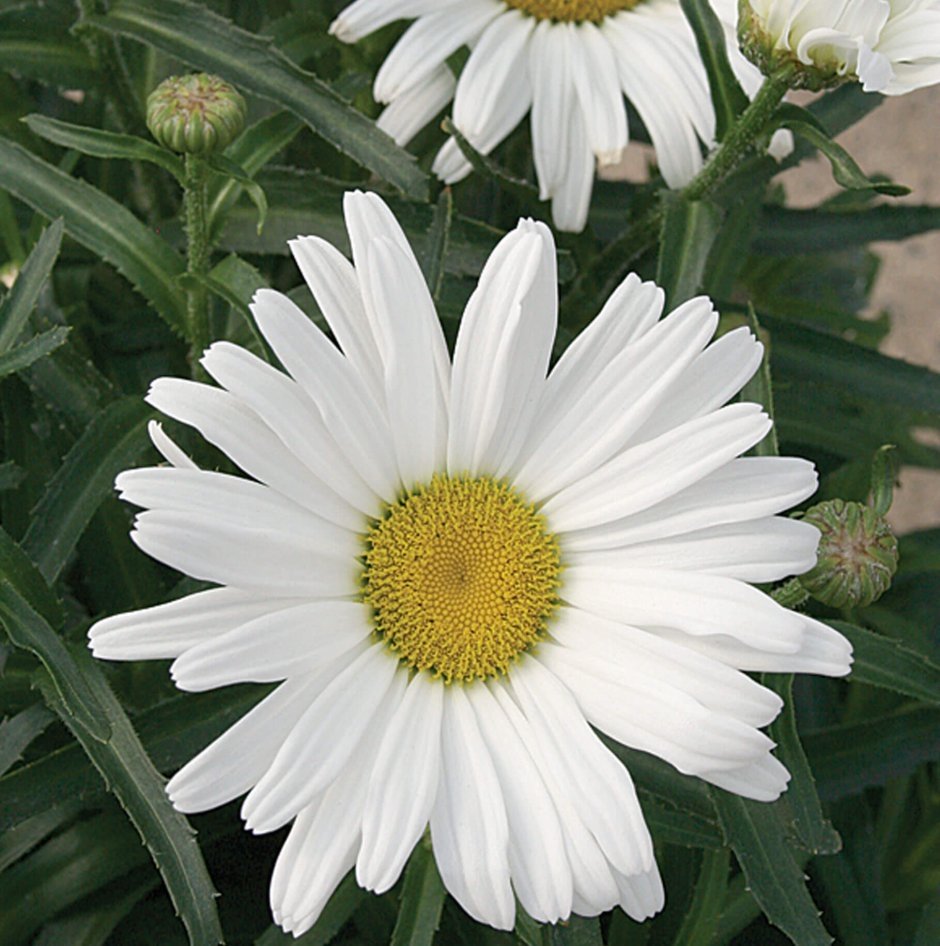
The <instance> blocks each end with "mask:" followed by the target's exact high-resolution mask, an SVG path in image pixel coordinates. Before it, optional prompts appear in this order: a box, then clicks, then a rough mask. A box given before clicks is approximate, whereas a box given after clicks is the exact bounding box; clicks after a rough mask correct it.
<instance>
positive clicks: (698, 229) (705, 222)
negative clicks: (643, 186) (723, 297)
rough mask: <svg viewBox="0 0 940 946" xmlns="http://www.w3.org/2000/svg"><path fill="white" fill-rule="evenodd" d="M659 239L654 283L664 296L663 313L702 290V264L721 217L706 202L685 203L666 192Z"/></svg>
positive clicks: (719, 226)
mask: <svg viewBox="0 0 940 946" xmlns="http://www.w3.org/2000/svg"><path fill="white" fill-rule="evenodd" d="M662 201H663V205H664V209H665V213H664V216H663V227H662V231H661V233H660V237H659V263H658V266H657V270H656V283H657V285H658V286H660V287H661V288H662V289H663V291H664V292H665V293H666V311H667V312H668V311H670V310H671V309H674V308H676V306H678V305H680V304H681V303H683V302H685V301H686V300H687V299H691V298H692V297H693V296H695V295H698V294H699V293H700V292H701V291H702V284H703V280H704V276H705V264H706V263H707V262H708V257H709V253H710V252H711V249H712V245H713V244H714V242H715V238H716V237H717V236H718V233H719V230H720V229H721V223H722V217H723V214H722V212H721V210H720V209H719V208H718V207H717V206H716V205H715V204H713V203H712V202H711V201H708V200H687V199H686V198H684V197H683V196H682V195H681V194H678V193H675V192H672V191H667V192H664V193H663V195H662Z"/></svg>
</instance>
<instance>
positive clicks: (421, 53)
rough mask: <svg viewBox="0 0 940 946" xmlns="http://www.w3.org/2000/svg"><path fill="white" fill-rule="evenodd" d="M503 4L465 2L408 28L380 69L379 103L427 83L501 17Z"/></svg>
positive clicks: (376, 92)
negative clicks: (438, 70)
mask: <svg viewBox="0 0 940 946" xmlns="http://www.w3.org/2000/svg"><path fill="white" fill-rule="evenodd" d="M500 7H501V4H498V3H493V2H488V3H479V2H478V3H462V4H460V5H459V6H450V7H447V8H445V9H442V10H436V11H434V12H433V13H428V14H427V15H426V16H422V17H420V18H419V19H418V20H416V21H415V22H414V23H412V24H411V26H409V27H408V29H407V30H405V32H404V34H403V35H402V37H401V39H399V40H398V42H397V43H396V44H395V45H394V47H393V48H392V50H391V52H390V53H389V54H388V56H386V57H385V61H384V62H383V63H382V65H381V67H380V68H379V71H378V73H377V74H376V77H375V84H374V85H373V87H372V94H373V96H374V97H375V100H376V102H391V101H393V100H394V99H395V98H397V97H398V96H399V95H401V94H402V93H403V92H407V91H409V90H410V89H413V88H416V87H417V86H419V85H424V84H425V83H426V82H427V81H428V78H429V76H430V75H431V73H432V72H433V71H434V70H435V69H436V68H437V67H438V66H440V65H441V64H442V63H443V62H445V61H446V60H447V58H448V57H449V56H451V55H452V54H453V53H454V52H456V51H457V50H458V49H460V47H461V46H465V45H472V44H473V43H474V42H475V40H476V39H477V37H478V36H479V35H480V33H482V32H483V30H484V29H485V28H486V25H487V24H488V23H489V22H490V21H491V20H492V19H493V18H494V17H496V16H499V13H500Z"/></svg>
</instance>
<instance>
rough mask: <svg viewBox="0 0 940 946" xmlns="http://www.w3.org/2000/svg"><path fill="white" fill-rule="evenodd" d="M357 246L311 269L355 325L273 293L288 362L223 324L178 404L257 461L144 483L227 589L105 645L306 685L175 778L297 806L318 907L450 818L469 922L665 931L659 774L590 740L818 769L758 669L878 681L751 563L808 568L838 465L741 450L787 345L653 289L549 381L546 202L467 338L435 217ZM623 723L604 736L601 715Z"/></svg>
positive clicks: (476, 297)
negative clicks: (819, 500)
mask: <svg viewBox="0 0 940 946" xmlns="http://www.w3.org/2000/svg"><path fill="white" fill-rule="evenodd" d="M345 213H346V225H347V228H348V230H349V237H350V242H351V245H352V256H353V262H352V264H350V262H349V261H348V260H347V259H346V258H345V257H344V256H343V255H341V254H340V253H339V252H338V251H337V250H336V249H334V248H333V247H332V246H331V245H330V244H328V243H326V242H324V241H323V240H321V239H318V238H316V237H301V238H299V239H297V240H295V241H294V242H293V243H292V249H293V252H294V256H295V258H296V260H297V262H298V264H299V266H300V269H301V271H302V273H303V274H304V277H305V279H306V280H307V283H308V284H309V286H310V289H311V290H312V292H313V294H314V296H315V297H316V299H317V302H318V303H319V305H320V308H321V310H322V312H323V315H324V316H325V318H326V320H327V321H328V322H329V325H330V328H331V329H332V332H333V335H334V336H335V339H336V342H337V343H338V345H334V344H333V342H331V341H330V339H329V338H328V337H327V336H326V335H325V334H324V333H323V332H321V331H320V329H319V328H317V326H316V325H315V324H314V323H313V322H312V321H311V320H310V319H309V318H308V317H307V316H306V315H304V313H303V312H301V311H300V310H299V309H298V308H297V307H296V306H294V304H293V303H292V302H290V300H288V299H287V298H286V297H285V296H283V295H281V294H280V293H277V292H273V291H269V290H262V291H260V292H259V293H258V294H257V296H256V297H255V301H254V305H253V311H254V314H255V317H256V319H257V322H258V325H259V327H260V329H261V331H262V332H263V333H264V335H265V337H266V338H267V340H268V342H269V343H270V345H271V347H272V349H273V350H274V351H275V353H276V354H277V357H278V358H279V359H280V361H281V363H282V364H283V366H284V368H285V369H286V371H287V372H288V374H285V373H283V372H281V371H279V370H277V369H275V368H273V367H271V366H270V365H268V364H266V363H265V362H263V361H261V360H260V359H258V358H256V357H255V356H254V355H252V354H250V353H248V352H247V351H245V350H243V349H241V348H239V347H237V346H235V345H232V344H229V343H227V342H220V343H218V344H215V345H213V346H212V347H211V348H209V349H208V351H207V352H206V354H205V357H204V359H203V364H204V366H205V369H206V371H207V372H208V373H209V374H210V375H211V376H212V377H213V378H214V379H215V380H216V381H217V382H218V383H219V384H220V385H221V387H214V386H211V385H207V384H200V383H196V382H193V381H187V380H181V379H175V378H160V379H159V380H157V381H155V382H154V384H153V386H152V388H151V390H150V393H149V395H148V400H149V401H150V403H151V404H153V405H154V406H156V407H157V408H158V409H160V410H161V411H162V412H164V413H165V414H167V415H169V416H170V417H173V418H175V419H176V420H178V421H182V422H183V423H185V424H189V425H191V426H192V427H195V428H196V429H197V430H198V431H199V432H200V433H201V434H202V436H203V437H204V438H205V439H206V440H207V441H208V442H209V443H210V444H213V445H215V446H216V447H218V448H219V449H220V450H221V451H223V452H224V453H225V454H227V455H228V457H229V458H230V459H231V460H232V461H233V462H234V463H235V464H237V465H238V466H239V467H240V468H241V469H242V470H243V471H244V472H245V473H246V474H247V477H240V476H232V475H228V474H226V473H221V472H212V471H209V470H204V469H199V468H197V467H196V466H195V465H194V464H193V462H192V461H191V460H190V459H189V458H188V457H187V456H186V455H185V454H184V453H183V452H182V451H181V450H180V449H179V448H178V447H177V446H176V445H175V444H174V443H173V442H172V441H171V440H170V439H169V438H168V436H167V435H166V434H165V433H164V432H163V431H162V430H161V429H160V428H159V427H156V426H155V427H154V429H153V436H154V441H155V443H156V445H157V447H158V449H160V450H161V452H162V453H163V455H164V457H165V458H166V460H167V461H168V463H169V465H168V466H160V467H151V468H145V469H136V470H130V471H128V472H125V473H122V474H121V475H120V476H119V477H118V480H117V486H118V488H119V490H120V492H121V495H122V496H123V497H124V498H125V499H126V500H128V501H129V502H132V503H134V504H135V505H137V506H141V507H144V509H145V511H144V512H142V513H140V514H139V515H138V517H137V520H136V525H135V531H134V533H133V538H134V541H135V542H136V543H137V545H138V546H139V547H140V548H141V549H143V550H144V551H145V552H147V553H148V554H149V555H152V556H153V557H154V558H156V559H158V560H159V561H161V562H164V563H165V564H167V565H169V566H171V567H174V568H177V569H179V570H181V571H183V572H185V573H186V574H188V575H191V576H192V577H194V578H197V579H201V580H204V581H208V582H211V583H213V584H215V585H218V586H219V587H217V588H213V589H212V590H208V591H201V592H199V593H197V594H193V595H190V596H189V597H187V598H183V599H182V600H178V601H173V602H171V603H170V604H164V605H160V606H158V607H155V608H148V609H146V610H143V611H136V612H132V613H129V614H124V615H119V616H117V617H112V618H108V619H106V620H103V621H100V622H99V623H98V624H96V625H95V626H94V627H93V628H92V630H91V632H90V637H91V646H92V649H93V650H94V653H95V654H96V656H98V657H104V658H109V659H115V660H136V659H142V658H167V657H170V658H173V659H174V662H173V665H172V667H171V673H172V675H173V678H174V679H175V681H176V683H177V685H178V686H179V687H181V688H182V689H185V690H205V689H209V688H212V687H220V686H224V685H226V684H229V683H235V682H238V681H257V682H263V683H271V682H274V681H283V682H282V683H281V684H280V685H279V686H278V687H277V688H276V689H275V690H274V691H273V692H272V693H271V694H270V695H268V696H267V697H266V698H265V699H263V700H262V701H261V702H260V703H259V704H258V705H257V707H255V708H254V709H253V710H252V711H251V712H249V713H248V714H247V715H246V716H245V717H244V718H243V719H242V720H241V721H239V722H238V723H237V724H236V725H234V726H233V727H232V728H231V729H230V730H228V732H226V733H225V734H224V735H222V736H221V737H220V738H219V739H217V740H216V741H215V742H213V743H212V744H211V745H210V746H209V747H208V748H206V749H205V750H203V751H202V752H201V753H200V754H199V755H198V756H196V758H194V759H193V760H192V761H191V762H189V763H188V764H187V765H185V766H184V767H183V768H182V769H181V770H180V771H179V772H177V773H176V775H175V776H174V777H173V778H172V780H171V781H170V783H169V786H168V792H169V794H170V798H171V799H172V801H173V803H174V804H175V805H176V807H177V808H179V809H180V810H181V811H185V812H196V811H203V810H204V809H207V808H212V807H214V806H216V805H221V804H223V803H225V802H228V801H231V800H232V799H234V798H237V797H238V796H240V795H243V794H245V793H246V792H247V797H246V798H245V800H244V803H243V806H242V814H243V816H244V818H245V820H246V822H247V826H248V828H249V829H251V830H252V831H255V832H265V831H272V830H274V829H276V828H279V827H281V826H282V825H286V824H288V823H289V822H291V821H293V827H292V829H291V831H290V835H289V837H288V839H287V842H286V843H285V845H284V847H283V850H282V851H281V854H280V857H279V859H278V862H277V866H276V868H275V870H274V877H273V881H272V885H271V905H272V908H273V911H274V915H275V917H276V919H277V921H278V922H279V923H280V924H281V925H282V926H283V927H284V928H285V929H286V930H291V931H293V932H295V933H299V932H302V931H303V930H305V929H307V928H308V927H309V926H310V925H311V924H312V923H313V922H314V921H315V920H316V918H317V916H318V915H319V913H320V911H321V909H322V907H323V905H324V904H325V902H326V901H327V899H328V898H329V896H330V894H331V893H332V891H333V890H334V888H335V887H336V885H337V884H338V883H339V881H340V879H341V878H342V877H343V875H344V874H346V872H347V871H349V870H350V869H351V868H353V867H355V871H356V878H357V880H358V882H359V883H360V884H361V885H362V886H363V887H366V888H368V889H370V890H375V891H379V892H381V891H384V890H387V889H388V888H390V887H391V886H392V885H393V884H394V883H395V882H396V880H397V879H398V877H399V875H400V873H401V871H402V868H403V865H404V864H405V862H406V861H407V859H408V856H409V854H410V852H411V851H412V849H413V848H414V846H415V844H416V843H417V842H418V840H419V839H420V838H421V836H422V835H423V834H424V832H425V830H426V829H427V828H428V826H430V837H431V843H432V846H433V851H434V857H435V860H436V862H437V866H438V869H439V871H440V875H441V877H442V879H443V881H444V884H445V886H446V887H447V890H448V891H449V892H450V893H451V894H452V895H453V896H454V897H455V898H456V899H457V900H458V901H459V903H460V904H461V905H462V906H463V908H464V909H465V910H466V911H467V912H468V913H469V914H470V915H471V916H473V917H475V918H477V919H479V920H482V921H484V922H486V923H490V924H492V925H493V926H496V927H500V928H509V927H511V926H512V924H513V915H514V909H515V905H514V904H515V901H514V895H515V897H517V898H518V900H519V902H520V903H521V904H522V906H523V907H524V909H525V910H526V911H527V912H528V913H529V914H531V915H532V916H533V917H534V918H536V919H537V920H541V921H547V922H553V921H556V920H558V919H561V918H563V917H567V916H568V915H569V914H570V913H571V912H572V911H575V912H577V913H581V914H585V915H593V914H597V913H599V912H601V911H603V910H607V909H609V908H611V907H613V906H614V905H615V904H620V906H622V907H623V909H624V910H626V911H627V913H629V914H630V915H631V916H633V917H636V918H637V919H642V918H644V917H647V916H649V915H651V914H653V913H655V912H656V911H657V910H658V909H659V908H660V907H661V905H662V902H663V890H662V886H661V884H660V880H659V875H658V873H657V870H656V864H655V862H654V859H653V848H652V844H651V841H650V836H649V834H648V832H647V829H646V826H645V824H644V820H643V815H642V812H641V811H640V807H639V805H638V802H637V796H636V793H635V791H634V788H633V785H632V783H631V780H630V776H629V774H628V773H627V771H626V770H625V769H624V768H623V766H622V765H621V764H620V763H619V762H618V761H617V760H616V759H615V757H614V756H613V755H612V754H611V753H610V752H609V751H608V750H607V748H605V746H604V745H603V744H602V743H601V741H600V739H599V738H598V736H597V735H596V734H595V732H594V729H597V730H600V731H602V732H604V733H606V734H607V735H609V736H611V737H612V738H613V739H615V740H618V741H619V742H621V743H623V744H625V745H628V746H633V747H635V748H637V749H641V750H643V751H646V752H651V753H654V754H655V755H657V756H660V757H661V758H663V759H665V760H666V761H668V762H670V763H672V764H673V765H674V766H675V767H676V768H677V769H679V770H680V771H681V772H685V773H690V774H693V775H698V776H700V777H701V778H703V779H705V780H707V781H709V782H711V783H713V784H715V785H720V786H722V787H723V788H726V789H728V790H730V791H733V792H737V793H739V794H741V795H745V796H747V797H749V798H756V799H763V800H770V799H773V798H776V797H777V796H778V795H779V793H780V792H781V791H782V790H783V789H784V787H785V785H786V783H787V780H788V777H789V776H788V775H787V772H786V770H785V769H784V767H783V766H782V765H781V764H780V763H779V762H778V761H777V760H776V759H775V758H774V757H773V756H772V755H771V749H772V748H773V743H772V742H771V741H770V739H768V737H767V736H766V735H764V733H762V732H761V731H760V729H759V727H761V726H764V725H766V724H767V723H768V722H770V721H771V720H772V719H773V718H774V717H775V716H776V715H777V713H778V712H779V710H780V705H781V702H780V699H779V697H777V696H776V695H775V694H774V693H772V692H770V691H769V690H767V689H765V688H764V687H762V686H760V685H759V684H758V683H756V682H755V681H754V680H752V679H751V678H750V677H748V676H747V675H746V674H745V673H742V672H741V671H742V670H774V671H806V672H810V673H822V674H830V675H840V674H844V673H846V672H847V671H848V669H849V662H850V647H849V645H848V643H847V642H846V641H845V639H844V638H842V637H841V636H840V635H839V634H837V633H836V632H835V631H833V630H831V629H830V628H828V627H826V626H825V625H823V624H821V623H819V622H817V621H815V620H813V619H812V618H809V617H806V616H804V615H802V614H797V613H794V612H792V611H788V610H786V609H784V608H782V607H780V606H779V605H777V604H776V603H774V601H772V600H771V599H770V598H769V597H768V596H767V595H765V594H763V593H761V592H760V591H758V590H757V589H755V588H753V587H751V586H750V585H749V584H747V583H748V582H770V581H775V580H777V579H780V578H783V577H784V576H787V575H790V574H792V573H798V572H802V571H805V570H806V569H808V568H810V567H811V566H812V565H813V563H814V561H815V549H816V542H817V537H818V533H817V532H816V531H815V529H813V528H812V527H811V526H808V525H806V524H805V523H802V522H799V521H796V520H792V519H787V518H781V517H779V516H777V513H780V512H781V511H782V510H785V509H786V508H788V507H789V506H791V505H792V504H793V503H796V502H799V501H800V500H802V499H805V498H806V497H807V496H809V495H810V494H811V493H812V492H813V490H814V489H815V484H816V477H815V473H814V471H813V468H812V466H811V464H809V463H807V462H806V461H804V460H799V459H794V458H766V457H760V458H758V457H741V454H742V453H744V452H745V451H747V450H748V449H749V448H750V447H752V446H754V444H756V443H757V442H758V441H759V440H761V439H762V438H763V437H764V436H765V434H766V433H767V431H768V429H769V427H770V421H769V420H768V419H767V417H766V415H765V414H764V413H763V411H762V410H761V408H760V407H759V406H757V405H755V404H748V403H732V404H727V403H726V402H727V401H729V399H731V398H733V396H734V395H735V393H736V392H737V391H738V390H739V389H740V388H741V386H742V385H743V384H744V383H745V382H746V381H747V379H748V378H749V377H750V376H751V375H752V373H753V372H754V370H755V369H756V367H757V365H758V363H759V362H760V359H761V345H760V343H759V342H758V341H756V340H755V339H754V338H753V337H752V336H751V334H750V333H749V332H748V331H747V330H746V329H738V330H736V331H733V332H731V333H729V334H727V335H725V336H723V337H722V338H720V339H719V340H718V341H716V342H714V343H712V344H709V340H710V339H711V337H712V335H713V334H714V332H715V327H716V324H717V319H718V317H717V315H716V313H715V312H714V311H713V309H712V306H711V304H710V303H709V301H708V300H707V299H705V298H697V299H693V300H692V301H690V302H687V303H685V304H683V305H681V306H680V307H679V308H677V309H676V310H675V311H674V312H672V313H671V314H670V315H668V316H666V317H665V318H663V319H660V315H661V313H662V308H663V293H662V291H661V290H660V289H658V288H657V287H656V286H655V285H653V284H652V283H648V282H646V283H644V282H641V281H640V280H639V279H638V278H637V277H636V276H630V277H628V278H627V279H626V280H625V281H624V283H623V284H622V285H621V286H620V287H619V288H618V289H617V291H616V292H615V293H614V294H613V295H612V296H611V298H610V300H609V301H608V302H607V304H606V305H605V307H604V309H603V311H602V312H601V313H600V315H599V316H598V317H597V318H596V319H595V320H594V322H593V323H592V324H591V325H590V326H589V327H588V328H587V329H586V330H585V331H584V332H583V333H582V334H581V336H580V337H579V338H578V339H577V340H576V341H575V342H574V343H573V344H572V345H571V346H570V347H569V348H568V350H567V351H566V352H565V354H564V355H563V356H562V357H561V358H560V359H559V361H558V363H557V364H556V365H555V366H554V368H553V369H552V370H551V372H549V370H548V368H549V360H550V353H551V350H552V344H553V340H554V335H555V329H556V310H557V301H556V281H555V251H554V245H553V242H552V237H551V233H550V231H549V230H548V229H547V228H546V227H545V226H544V225H543V224H539V223H533V222H531V221H522V222H521V223H520V224H519V226H518V227H517V228H516V229H515V230H513V231H512V232H511V233H509V234H508V235H507V236H506V237H504V238H503V240H502V241H501V242H500V243H499V245H498V246H497V247H496V249H495V250H494V251H493V253H492V255H491V256H490V259H489V261H488V262H487V264H486V266H485V267H484V269H483V272H482V273H481V275H480V281H479V286H478V288H477V289H476V291H475V292H474V294H473V296H472V297H471V299H470V301H469V302H468V304H467V309H466V312H465V313H464V316H463V320H462V322H461V324H460V331H459V335H458V337H457V342H456V346H455V349H454V354H453V359H451V357H450V356H449V354H448V350H447V346H446V344H445V341H444V336H443V334H442V332H441V326H440V323H439V321H438V318H437V315H436V313H435V309H434V304H433V302H432V299H431V296H430V294H429V292H428V289H427V287H426V284H425V281H424V279H423V277H422V275H421V271H420V269H419V268H418V264H417V262H416V260H415V257H414V255H413V253H412V251H411V248H410V247H409V245H408V242H407V240H406V239H405V236H404V234H403V232H402V230H401V229H400V227H399V226H398V224H397V222H396V221H395V219H394V217H393V216H392V214H391V213H390V211H389V210H388V208H387V207H386V206H385V204H384V203H383V202H382V201H381V200H380V199H379V198H378V197H376V196H375V195H373V194H363V193H356V194H350V195H348V196H347V198H346V203H345ZM592 727H593V729H592Z"/></svg>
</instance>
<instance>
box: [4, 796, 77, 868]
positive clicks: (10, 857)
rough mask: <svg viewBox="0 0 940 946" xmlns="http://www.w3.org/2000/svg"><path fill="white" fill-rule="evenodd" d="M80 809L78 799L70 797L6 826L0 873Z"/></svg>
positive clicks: (69, 819) (70, 818)
mask: <svg viewBox="0 0 940 946" xmlns="http://www.w3.org/2000/svg"><path fill="white" fill-rule="evenodd" d="M79 809H80V805H79V802H78V800H77V799H75V798H70V799H69V800H68V801H66V802H63V803H62V804H61V805H58V806H52V807H50V808H46V809H45V810H44V811H41V812H39V814H36V815H33V816H32V817H31V818H27V819H26V820H25V821H20V822H19V823H18V824H16V825H14V826H13V827H12V828H5V829H4V830H3V833H2V834H0V873H2V872H3V871H5V870H6V869H7V868H8V867H9V866H10V865H11V864H15V863H16V862H17V861H18V860H19V859H20V858H21V857H23V855H24V854H28V853H29V852H30V851H31V850H32V849H33V848H34V847H36V846H37V845H38V844H41V843H42V842H43V841H45V840H46V838H48V837H49V835H50V834H52V833H53V832H54V831H58V830H59V829H60V828H61V827H62V826H63V825H64V824H65V823H66V822H67V821H71V820H72V818H74V817H75V815H76V814H78V812H79Z"/></svg>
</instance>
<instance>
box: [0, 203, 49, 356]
mask: <svg viewBox="0 0 940 946" xmlns="http://www.w3.org/2000/svg"><path fill="white" fill-rule="evenodd" d="M63 231H64V225H63V222H62V220H61V218H60V219H58V220H55V221H53V222H52V223H51V224H49V226H48V227H46V229H45V230H44V231H43V234H42V236H41V237H40V238H39V240H38V241H37V242H36V245H35V246H34V247H33V249H32V251H31V252H30V254H29V257H28V258H27V260H26V262H25V263H24V264H23V267H22V268H21V269H20V272H19V274H18V275H17V277H16V282H14V283H13V288H12V289H11V290H10V292H9V294H8V295H7V296H6V297H5V298H4V299H3V301H2V302H0V354H3V353H5V352H8V351H9V350H10V348H11V347H12V346H13V345H15V344H16V342H17V340H18V339H19V337H20V335H21V334H22V332H23V330H24V329H25V327H26V324H27V321H28V320H29V317H30V315H32V312H33V309H34V308H35V307H36V300H37V299H38V298H39V293H40V292H41V291H42V287H43V286H45V284H46V282H47V280H48V279H49V276H50V275H51V273H52V267H53V266H54V265H55V261H56V258H57V257H58V255H59V248H60V247H61V245H62V233H63Z"/></svg>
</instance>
